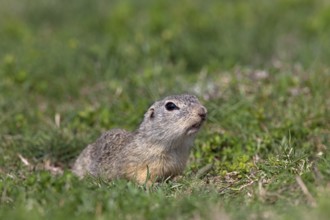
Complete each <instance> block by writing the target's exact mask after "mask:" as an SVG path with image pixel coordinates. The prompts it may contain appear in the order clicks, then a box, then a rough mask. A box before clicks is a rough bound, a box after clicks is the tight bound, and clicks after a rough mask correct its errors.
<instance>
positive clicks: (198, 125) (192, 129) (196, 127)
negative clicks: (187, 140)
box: [187, 120, 204, 135]
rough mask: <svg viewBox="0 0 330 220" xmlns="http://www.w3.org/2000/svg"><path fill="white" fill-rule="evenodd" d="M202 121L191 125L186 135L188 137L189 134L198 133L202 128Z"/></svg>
mask: <svg viewBox="0 0 330 220" xmlns="http://www.w3.org/2000/svg"><path fill="white" fill-rule="evenodd" d="M203 121H204V120H200V121H199V122H197V123H195V124H193V125H192V126H190V127H189V128H188V129H187V134H188V135H190V134H195V133H197V132H198V131H199V129H200V128H201V127H202V124H203Z"/></svg>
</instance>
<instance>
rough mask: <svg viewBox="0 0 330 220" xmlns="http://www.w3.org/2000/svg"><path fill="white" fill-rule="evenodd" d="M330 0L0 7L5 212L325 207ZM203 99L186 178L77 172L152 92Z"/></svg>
mask: <svg viewBox="0 0 330 220" xmlns="http://www.w3.org/2000/svg"><path fill="white" fill-rule="evenodd" d="M329 11H330V5H329V3H328V2H327V1H325V0H317V1H309V0H303V1H298V0H289V1H287V0H279V1H256V0H249V1H243V0H237V1H213V0H210V1H204V2H203V3H202V2H198V1H186V0H184V1H180V2H179V1H163V0H161V1H149V0H142V1H139V2H136V1H132V0H124V1H111V2H108V1H103V0H97V1H93V2H92V1H87V0H80V1H71V2H64V1H41V0H36V1H33V2H27V1H18V0H11V1H9V0H4V1H2V2H1V3H0V79H1V80H0V154H1V155H2V156H1V157H0V218H1V219H26V218H27V217H29V218H31V219H45V218H46V219H67V218H70V219H106V218H115V219H170V218H177V219H191V218H192V219H220V218H222V219H301V218H302V219H312V218H313V219H327V218H328V216H329V215H330V212H329V207H330V202H329V201H330V200H329V196H330V165H329V164H330V159H329V153H330V152H329V146H330V144H329V143H330V102H329V97H330V89H329V88H330V69H329V64H328V60H329V59H330V45H329V40H328V39H329V36H330V29H329V27H330V17H329ZM183 92H189V93H195V94H196V95H197V96H198V97H199V98H200V100H201V101H202V102H203V104H205V106H206V107H207V108H208V112H209V116H208V121H207V123H206V124H205V126H204V128H203V129H202V131H201V132H200V134H199V136H198V138H197V140H196V143H195V147H194V149H193V152H192V154H191V157H190V159H189V164H188V166H187V169H186V171H185V173H184V175H183V177H182V178H179V179H177V180H176V181H172V182H169V183H161V184H159V185H157V186H155V187H153V188H151V189H146V188H144V187H143V186H138V185H136V184H134V183H132V182H127V181H125V180H118V181H113V182H107V181H104V180H101V179H93V178H87V179H84V180H79V179H78V178H76V177H75V176H73V175H72V173H71V172H70V166H71V165H72V163H73V161H74V159H75V158H76V157H77V155H78V154H79V152H80V151H81V150H82V149H83V148H84V147H85V146H86V145H87V144H88V143H91V142H93V141H94V140H95V139H96V138H97V137H98V136H99V135H100V134H101V133H102V132H104V131H106V130H108V129H110V128H115V127H121V128H125V129H128V130H134V129H135V128H136V127H137V126H138V124H139V122H140V121H141V119H142V116H143V113H144V111H145V110H146V109H147V108H148V106H149V105H150V104H151V103H152V102H153V101H154V100H156V99H158V98H160V97H163V96H166V95H169V94H175V93H183Z"/></svg>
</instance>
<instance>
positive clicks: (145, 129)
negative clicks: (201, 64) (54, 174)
mask: <svg viewBox="0 0 330 220" xmlns="http://www.w3.org/2000/svg"><path fill="white" fill-rule="evenodd" d="M206 114H207V110H206V108H205V107H204V106H203V105H201V104H200V102H199V101H198V99H197V97H196V96H194V95H188V94H184V95H174V96H168V97H166V98H164V99H162V100H160V101H157V102H155V103H154V104H153V105H152V106H151V107H150V108H149V109H148V111H147V112H146V113H145V115H144V119H143V121H142V123H141V124H140V126H139V127H138V129H137V130H136V131H134V132H127V131H125V130H123V129H112V130H110V131H107V132H105V133H104V134H103V135H101V137H99V138H98V139H97V140H96V141H95V142H94V143H92V144H90V145H88V146H87V147H86V148H85V149H84V150H83V151H82V153H81V154H80V155H79V157H78V158H77V160H76V161H75V164H74V166H73V172H74V173H75V174H76V175H78V176H80V177H83V176H85V175H86V174H90V175H93V176H101V177H104V178H106V179H110V180H111V179H116V178H125V179H129V180H134V181H137V182H138V183H140V184H143V183H145V182H146V181H147V182H148V183H151V182H154V181H159V180H165V179H167V178H171V177H174V176H176V175H178V174H180V173H181V172H182V171H183V169H184V168H185V165H186V162H187V159H188V156H189V152H190V149H191V147H192V145H193V142H194V139H195V136H196V134H197V132H198V130H199V129H200V127H201V125H202V124H203V122H204V121H205V119H206Z"/></svg>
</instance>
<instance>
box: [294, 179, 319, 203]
mask: <svg viewBox="0 0 330 220" xmlns="http://www.w3.org/2000/svg"><path fill="white" fill-rule="evenodd" d="M296 181H297V183H298V185H299V187H300V188H301V190H302V192H303V193H304V194H305V196H306V198H307V200H308V202H309V204H310V205H311V206H312V207H316V201H315V199H314V197H313V196H312V194H310V192H309V191H308V189H307V187H306V185H305V183H304V181H303V180H302V179H301V177H300V176H296Z"/></svg>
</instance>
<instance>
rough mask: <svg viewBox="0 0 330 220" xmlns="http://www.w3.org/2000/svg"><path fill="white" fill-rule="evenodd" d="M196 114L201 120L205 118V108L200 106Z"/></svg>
mask: <svg viewBox="0 0 330 220" xmlns="http://www.w3.org/2000/svg"><path fill="white" fill-rule="evenodd" d="M198 115H199V116H200V117H201V119H202V120H205V119H206V115H207V110H206V108H205V107H204V106H202V107H201V108H200V109H199V110H198Z"/></svg>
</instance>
